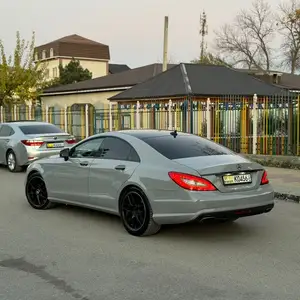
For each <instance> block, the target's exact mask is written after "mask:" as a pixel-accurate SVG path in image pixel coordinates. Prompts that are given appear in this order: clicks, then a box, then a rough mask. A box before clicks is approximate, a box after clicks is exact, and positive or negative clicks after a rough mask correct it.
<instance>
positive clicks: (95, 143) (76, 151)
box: [70, 138, 103, 158]
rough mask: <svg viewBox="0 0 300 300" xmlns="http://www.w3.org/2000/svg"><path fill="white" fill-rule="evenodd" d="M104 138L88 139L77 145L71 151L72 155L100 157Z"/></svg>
mask: <svg viewBox="0 0 300 300" xmlns="http://www.w3.org/2000/svg"><path fill="white" fill-rule="evenodd" d="M102 142H103V138H95V139H92V140H88V141H86V142H84V143H82V144H80V145H78V146H75V147H74V148H72V149H71V151H70V157H73V158H83V157H86V158H88V157H100V154H101V153H100V146H101V144H102Z"/></svg>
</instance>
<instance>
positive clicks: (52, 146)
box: [47, 143, 65, 148]
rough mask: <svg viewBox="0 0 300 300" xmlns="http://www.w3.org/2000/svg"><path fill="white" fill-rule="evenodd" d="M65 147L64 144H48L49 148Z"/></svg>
mask: <svg viewBox="0 0 300 300" xmlns="http://www.w3.org/2000/svg"><path fill="white" fill-rule="evenodd" d="M64 146H65V144H64V143H48V144H47V148H63V147H64Z"/></svg>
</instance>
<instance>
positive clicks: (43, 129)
mask: <svg viewBox="0 0 300 300" xmlns="http://www.w3.org/2000/svg"><path fill="white" fill-rule="evenodd" d="M19 128H20V129H21V131H22V132H23V133H24V134H44V133H62V132H63V131H62V130H61V129H60V128H58V127H56V126H54V125H52V124H37V125H25V126H20V127H19Z"/></svg>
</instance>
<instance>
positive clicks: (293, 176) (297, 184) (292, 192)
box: [265, 167, 300, 203]
mask: <svg viewBox="0 0 300 300" xmlns="http://www.w3.org/2000/svg"><path fill="white" fill-rule="evenodd" d="M265 169H266V170H267V172H268V177H269V180H270V183H271V185H272V186H273V188H274V190H275V194H276V197H277V198H279V199H282V200H288V201H289V200H290V201H295V202H298V203H300V170H292V169H281V168H271V167H265Z"/></svg>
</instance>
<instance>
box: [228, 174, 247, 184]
mask: <svg viewBox="0 0 300 300" xmlns="http://www.w3.org/2000/svg"><path fill="white" fill-rule="evenodd" d="M223 182H224V184H225V185H229V184H242V183H251V182H252V178H251V174H238V175H225V176H223Z"/></svg>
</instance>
